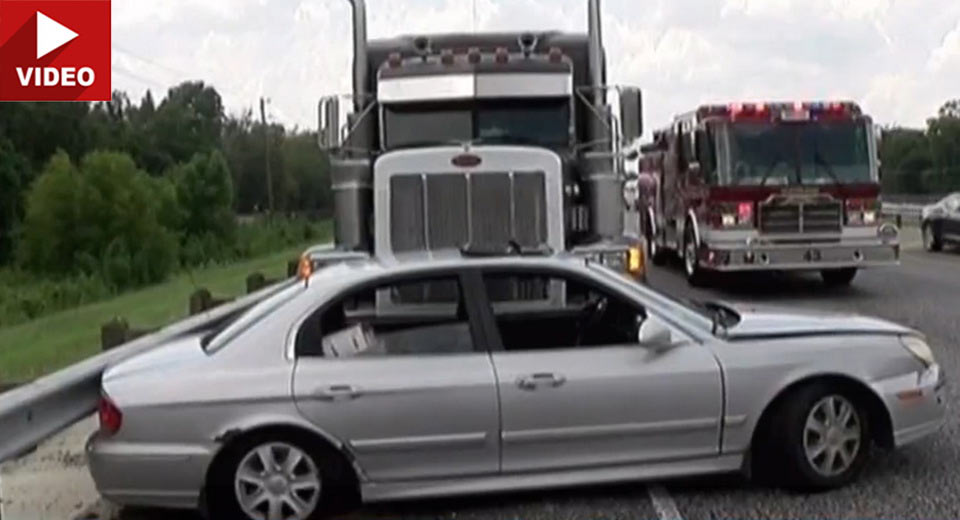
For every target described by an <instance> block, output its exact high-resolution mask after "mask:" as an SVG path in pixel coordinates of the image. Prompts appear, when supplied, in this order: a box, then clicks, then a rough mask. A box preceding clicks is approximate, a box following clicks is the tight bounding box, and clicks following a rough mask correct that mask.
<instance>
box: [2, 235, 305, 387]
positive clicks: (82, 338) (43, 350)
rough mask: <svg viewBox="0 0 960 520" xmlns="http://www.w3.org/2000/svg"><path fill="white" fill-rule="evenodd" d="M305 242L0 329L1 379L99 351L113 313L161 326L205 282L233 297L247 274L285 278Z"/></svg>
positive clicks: (28, 375)
mask: <svg viewBox="0 0 960 520" xmlns="http://www.w3.org/2000/svg"><path fill="white" fill-rule="evenodd" d="M306 246H307V245H306V244H305V245H302V246H297V247H293V248H290V249H287V250H285V251H282V252H279V253H276V254H272V255H269V256H265V257H261V258H256V259H252V260H246V261H241V262H238V263H235V264H231V265H226V266H214V267H208V268H204V269H198V270H195V271H193V272H192V273H187V272H183V273H180V274H179V275H177V276H176V277H174V278H172V279H170V280H169V281H167V282H166V283H163V284H160V285H155V286H152V287H147V288H144V289H140V290H137V291H133V292H129V293H125V294H122V295H120V296H117V297H115V298H111V299H109V300H104V301H101V302H98V303H94V304H90V305H85V306H82V307H77V308H75V309H71V310H68V311H65V312H61V313H58V314H52V315H49V316H45V317H42V318H39V319H36V320H33V321H30V322H27V323H23V324H20V325H15V326H12V327H6V328H0V383H11V382H23V381H28V380H31V379H33V378H36V377H39V376H41V375H44V374H48V373H50V372H53V371H56V370H58V369H61V368H63V367H66V366H69V365H71V364H73V363H76V362H77V361H80V360H82V359H85V358H87V357H90V356H92V355H94V354H96V353H98V352H99V351H100V326H101V325H102V324H103V323H105V322H107V321H109V320H111V319H113V318H115V317H122V318H124V319H126V320H127V322H128V323H129V324H130V327H131V328H134V329H142V328H153V327H160V326H163V325H167V324H169V323H172V322H175V321H178V320H180V319H183V318H184V317H186V316H187V315H188V314H189V313H188V298H189V297H190V294H191V293H193V291H195V290H196V288H198V287H206V288H207V289H209V290H210V291H211V292H212V293H213V295H214V297H218V298H220V297H235V296H240V295H243V294H245V293H246V279H247V276H248V275H250V274H251V273H254V272H261V273H263V274H264V276H266V277H267V278H281V277H285V276H286V273H287V261H288V260H291V259H293V258H296V257H297V256H298V255H299V254H300V253H302V252H303V250H304V249H305V248H306Z"/></svg>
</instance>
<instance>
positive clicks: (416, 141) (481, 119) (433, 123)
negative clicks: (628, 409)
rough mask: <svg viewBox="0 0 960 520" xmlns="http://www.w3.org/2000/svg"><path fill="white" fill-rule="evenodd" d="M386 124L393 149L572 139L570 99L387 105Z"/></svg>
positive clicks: (561, 143)
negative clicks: (470, 143) (460, 143)
mask: <svg viewBox="0 0 960 520" xmlns="http://www.w3.org/2000/svg"><path fill="white" fill-rule="evenodd" d="M383 124H384V137H385V142H384V145H385V148H386V149H388V150H390V149H395V148H407V147H412V146H428V145H436V144H456V143H459V142H467V141H469V142H473V143H487V144H489V143H495V144H527V145H535V146H544V147H548V148H551V147H560V146H567V145H569V144H570V100H569V99H566V98H556V99H523V100H520V99H516V100H504V99H496V100H480V101H470V102H451V103H416V104H404V105H393V106H390V105H387V106H385V107H384V114H383Z"/></svg>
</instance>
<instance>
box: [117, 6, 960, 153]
mask: <svg viewBox="0 0 960 520" xmlns="http://www.w3.org/2000/svg"><path fill="white" fill-rule="evenodd" d="M602 4H603V17H604V18H603V25H604V38H605V42H604V43H605V46H606V49H607V54H608V69H609V71H608V80H609V81H610V82H611V83H616V84H622V85H635V86H639V87H640V88H642V89H643V91H644V100H645V101H644V105H645V107H644V108H645V117H644V119H645V127H646V128H647V129H648V133H647V134H646V135H647V136H649V135H650V133H649V130H650V129H653V128H656V127H661V126H664V125H666V124H667V123H669V121H670V119H671V118H672V117H673V115H674V114H677V113H682V112H686V111H688V110H691V109H693V108H694V107H696V106H697V105H699V104H701V103H706V102H730V101H764V100H770V101H792V100H798V99H807V100H819V99H849V100H854V101H857V102H859V103H860V104H861V105H862V106H863V107H864V109H865V110H866V111H867V112H868V113H870V114H871V115H872V116H873V117H874V120H875V121H877V122H878V123H880V124H883V125H894V124H896V125H903V126H913V127H922V126H924V125H925V121H926V119H927V118H928V117H930V116H932V115H934V114H935V113H936V111H937V109H938V108H939V107H940V106H941V105H942V104H943V103H944V102H945V101H947V100H948V99H952V98H960V1H957V0H603V2H602ZM350 12H351V11H350V7H349V3H348V1H347V0H149V1H148V0H113V87H114V89H120V90H124V91H126V92H127V93H128V94H129V95H130V97H131V99H133V100H139V99H140V98H141V97H142V96H143V94H144V93H145V92H146V90H147V89H150V90H151V91H153V95H154V98H155V99H157V100H159V99H160V98H161V97H162V95H163V94H164V93H165V92H166V90H167V89H168V88H169V87H171V86H173V85H176V84H177V83H179V82H181V81H184V80H188V79H201V80H203V81H205V82H207V83H210V84H212V85H213V86H215V87H216V88H217V90H218V91H219V92H220V94H221V96H222V97H223V101H224V105H225V107H226V109H227V111H228V112H229V113H232V114H239V113H241V112H242V111H244V110H246V109H255V108H256V107H257V106H258V103H259V98H260V97H261V96H263V97H265V98H267V99H268V100H269V102H268V104H267V112H268V118H269V119H270V120H271V121H274V122H278V123H283V124H285V125H287V126H290V127H293V126H299V127H300V128H309V129H315V128H316V126H317V122H316V121H317V116H316V112H317V108H316V107H317V102H318V100H319V99H320V97H322V96H324V95H329V94H338V93H343V94H346V93H349V91H350V86H351V72H350V64H351V59H352V57H351V48H352V47H351V39H352V32H351V15H350ZM367 15H368V20H369V25H368V31H369V35H370V37H372V38H377V37H387V36H394V35H400V34H421V33H442V32H471V31H477V32H482V31H493V30H498V31H499V30H510V31H513V30H516V31H520V30H534V31H535V30H554V29H556V30H565V31H577V32H585V31H586V25H587V22H586V20H587V0H475V1H473V0H367Z"/></svg>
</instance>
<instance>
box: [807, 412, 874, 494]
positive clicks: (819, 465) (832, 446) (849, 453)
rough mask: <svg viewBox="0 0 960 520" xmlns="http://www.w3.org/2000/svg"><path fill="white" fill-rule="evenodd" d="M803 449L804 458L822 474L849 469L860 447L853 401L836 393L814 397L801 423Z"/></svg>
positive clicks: (859, 427) (837, 472)
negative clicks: (811, 405) (814, 399)
mask: <svg viewBox="0 0 960 520" xmlns="http://www.w3.org/2000/svg"><path fill="white" fill-rule="evenodd" d="M803 449H804V452H805V454H806V456H807V462H809V463H810V465H811V467H812V468H813V469H814V470H815V471H816V472H817V473H819V474H820V475H822V476H825V477H833V476H836V475H839V474H841V473H843V472H845V471H847V470H848V469H850V467H851V466H852V465H853V462H854V460H855V459H856V458H857V454H858V453H859V451H860V449H861V426H860V417H859V415H858V414H857V410H856V408H855V407H854V405H853V403H851V402H850V400H848V399H847V398H846V397H843V396H841V395H836V394H834V395H828V396H827V397H824V398H823V399H821V400H819V401H817V402H816V404H814V405H813V407H812V408H811V409H810V413H809V414H808V415H807V421H806V424H805V425H804V429H803Z"/></svg>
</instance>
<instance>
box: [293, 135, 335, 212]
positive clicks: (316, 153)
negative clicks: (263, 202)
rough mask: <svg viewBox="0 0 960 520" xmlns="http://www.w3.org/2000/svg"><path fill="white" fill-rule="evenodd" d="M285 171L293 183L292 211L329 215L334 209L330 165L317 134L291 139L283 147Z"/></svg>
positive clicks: (294, 136) (297, 136) (296, 136)
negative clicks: (327, 213) (318, 142)
mask: <svg viewBox="0 0 960 520" xmlns="http://www.w3.org/2000/svg"><path fill="white" fill-rule="evenodd" d="M281 153H282V156H283V169H284V172H285V174H286V176H287V178H288V179H289V181H288V182H289V184H290V191H289V192H288V193H287V194H286V198H287V202H286V204H287V205H286V207H287V208H288V209H294V210H298V211H308V212H316V211H319V212H322V213H326V211H328V210H329V209H330V208H331V207H332V206H333V192H332V190H331V187H330V162H329V159H328V157H327V156H326V154H324V153H323V152H321V151H320V148H319V147H318V146H317V136H316V134H313V133H294V134H289V135H287V138H286V139H284V141H283V145H282V151H281Z"/></svg>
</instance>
